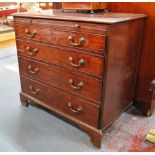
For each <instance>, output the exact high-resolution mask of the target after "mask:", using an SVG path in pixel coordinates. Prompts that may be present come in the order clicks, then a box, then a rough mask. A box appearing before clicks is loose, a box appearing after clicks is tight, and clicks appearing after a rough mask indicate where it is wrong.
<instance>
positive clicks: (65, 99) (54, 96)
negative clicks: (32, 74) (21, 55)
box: [21, 76, 99, 127]
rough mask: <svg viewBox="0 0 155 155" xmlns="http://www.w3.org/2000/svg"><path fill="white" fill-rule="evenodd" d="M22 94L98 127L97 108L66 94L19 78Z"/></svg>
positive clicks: (27, 79)
mask: <svg viewBox="0 0 155 155" xmlns="http://www.w3.org/2000/svg"><path fill="white" fill-rule="evenodd" d="M21 87H22V92H24V93H26V94H28V95H30V96H32V97H33V98H35V99H37V100H40V101H42V102H43V103H45V104H46V105H48V106H49V107H51V108H53V109H56V110H59V111H60V112H63V113H64V114H66V115H69V116H70V117H73V118H75V119H77V120H80V121H82V122H85V123H87V124H89V125H91V126H93V127H98V122H99V107H98V106H95V105H92V104H90V103H89V102H86V101H84V100H81V99H79V98H76V97H74V96H72V95H68V94H67V93H64V92H61V91H58V90H56V89H54V88H50V87H48V86H46V85H44V84H41V83H39V82H36V81H34V80H31V79H29V78H26V77H24V76H21Z"/></svg>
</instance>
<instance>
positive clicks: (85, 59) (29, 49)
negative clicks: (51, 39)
mask: <svg viewBox="0 0 155 155" xmlns="http://www.w3.org/2000/svg"><path fill="white" fill-rule="evenodd" d="M17 50H18V53H19V54H20V55H23V56H29V57H31V58H34V59H38V60H42V61H45V62H48V63H52V64H56V65H61V66H63V67H67V68H71V69H74V70H75V71H77V70H78V71H82V72H86V73H91V74H94V75H97V76H102V75H103V70H104V69H103V64H104V59H103V57H99V56H94V55H89V54H83V53H79V52H76V51H73V50H67V49H62V48H56V47H50V46H45V45H43V44H37V43H32V42H26V41H19V40H17Z"/></svg>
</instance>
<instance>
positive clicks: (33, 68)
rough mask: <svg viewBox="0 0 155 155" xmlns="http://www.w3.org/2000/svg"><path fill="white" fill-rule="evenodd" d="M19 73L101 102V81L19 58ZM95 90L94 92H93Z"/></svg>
mask: <svg viewBox="0 0 155 155" xmlns="http://www.w3.org/2000/svg"><path fill="white" fill-rule="evenodd" d="M19 68H20V73H22V74H24V75H28V76H31V77H32V78H36V79H39V80H40V81H44V82H46V83H48V84H50V85H52V86H55V87H58V88H61V89H64V90H66V91H69V92H72V93H74V94H77V95H81V96H83V97H84V98H88V99H90V100H94V101H97V102H98V103H97V104H99V103H100V102H101V89H102V82H101V80H96V79H93V78H89V77H87V76H81V75H79V74H75V73H71V72H68V71H65V70H62V69H59V68H56V67H52V66H49V65H46V64H44V63H40V62H37V61H32V60H28V59H25V58H22V57H19ZM94 90H95V91H94Z"/></svg>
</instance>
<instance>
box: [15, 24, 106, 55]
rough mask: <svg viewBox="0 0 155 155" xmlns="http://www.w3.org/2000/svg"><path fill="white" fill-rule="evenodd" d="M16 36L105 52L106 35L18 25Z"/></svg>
mask: <svg viewBox="0 0 155 155" xmlns="http://www.w3.org/2000/svg"><path fill="white" fill-rule="evenodd" d="M15 30H16V36H17V37H19V38H25V39H30V40H36V41H41V42H48V43H51V44H56V45H62V46H69V47H73V48H78V49H84V50H88V51H94V52H100V53H102V52H104V51H105V38H106V36H105V35H104V34H92V33H79V32H72V31H64V30H53V29H51V28H43V27H36V26H35V27H33V26H26V25H16V26H15Z"/></svg>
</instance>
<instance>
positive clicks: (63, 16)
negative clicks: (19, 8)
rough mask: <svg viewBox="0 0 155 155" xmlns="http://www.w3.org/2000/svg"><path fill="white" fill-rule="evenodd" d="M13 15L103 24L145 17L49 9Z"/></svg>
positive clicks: (140, 15)
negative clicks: (44, 11)
mask: <svg viewBox="0 0 155 155" xmlns="http://www.w3.org/2000/svg"><path fill="white" fill-rule="evenodd" d="M13 16H15V17H31V18H43V19H59V20H70V21H85V22H94V23H104V24H114V23H119V22H123V21H130V20H135V19H139V18H145V17H147V15H145V14H135V13H112V12H102V13H95V14H86V13H75V12H73V13H72V12H63V13H62V12H61V10H51V12H49V11H48V13H47V14H45V13H44V14H41V13H35V14H34V13H33V14H31V13H27V12H24V13H15V14H13Z"/></svg>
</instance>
